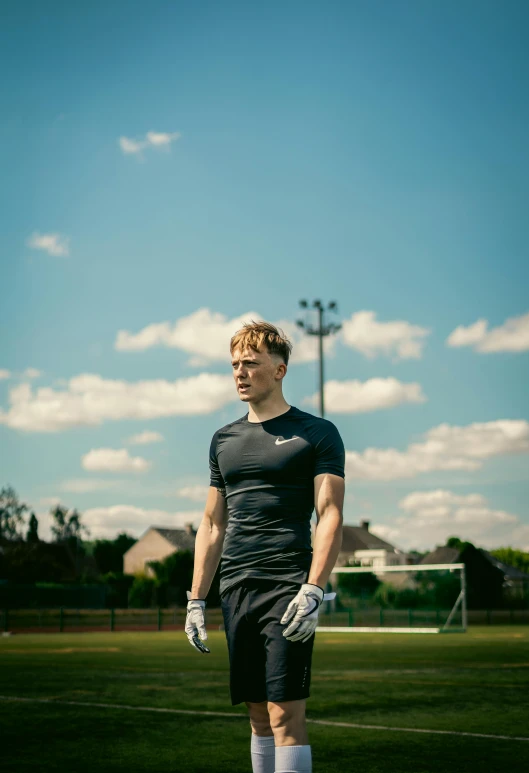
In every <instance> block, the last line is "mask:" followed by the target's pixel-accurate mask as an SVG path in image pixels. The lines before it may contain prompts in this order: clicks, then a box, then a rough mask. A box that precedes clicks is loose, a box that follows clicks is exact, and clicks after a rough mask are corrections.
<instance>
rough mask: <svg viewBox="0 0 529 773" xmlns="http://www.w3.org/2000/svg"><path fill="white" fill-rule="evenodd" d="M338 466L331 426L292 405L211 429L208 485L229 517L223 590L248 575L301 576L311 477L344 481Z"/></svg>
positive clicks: (341, 459) (339, 450)
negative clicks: (218, 495) (268, 415)
mask: <svg viewBox="0 0 529 773" xmlns="http://www.w3.org/2000/svg"><path fill="white" fill-rule="evenodd" d="M344 463H345V451H344V445H343V442H342V439H341V437H340V434H339V432H338V430H337V429H336V427H335V426H334V424H332V423H331V422H330V421H327V420H326V419H320V418H318V417H316V416H312V415H311V414H310V413H305V412H304V411H300V410H299V409H298V408H294V407H291V408H290V409H289V410H288V411H287V412H286V413H283V414H281V415H280V416H276V417H275V418H274V419H269V420H268V421H263V422H259V423H254V422H249V421H248V415H246V416H243V418H241V419H238V420H237V421H234V422H233V423H232V424H228V425H226V426H225V427H223V428H222V429H219V430H218V431H217V432H216V433H215V434H214V436H213V439H212V441H211V448H210V454H209V466H210V472H211V477H210V485H211V486H214V487H215V488H218V489H222V490H224V492H225V496H226V503H227V507H228V514H229V519H228V527H227V530H226V536H225V539H224V549H223V553H222V559H221V570H220V592H221V594H222V593H224V592H225V591H227V590H228V589H229V588H231V587H233V586H234V585H237V584H238V583H239V582H241V581H242V580H244V579H246V578H248V577H252V578H263V579H275V580H281V581H287V582H290V581H292V582H296V583H297V582H299V583H302V582H305V581H306V578H307V574H308V571H309V569H310V564H311V560H312V546H311V538H310V518H311V515H312V511H313V510H314V477H315V476H316V475H319V474H321V473H332V474H333V475H339V476H340V477H342V478H343V477H344Z"/></svg>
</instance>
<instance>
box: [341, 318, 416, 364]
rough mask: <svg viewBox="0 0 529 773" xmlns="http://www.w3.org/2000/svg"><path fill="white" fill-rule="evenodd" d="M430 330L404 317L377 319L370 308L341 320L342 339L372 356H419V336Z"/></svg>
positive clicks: (359, 350) (402, 357) (408, 357)
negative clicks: (386, 320) (412, 323)
mask: <svg viewBox="0 0 529 773" xmlns="http://www.w3.org/2000/svg"><path fill="white" fill-rule="evenodd" d="M429 334H430V330H429V329H428V328H425V327H419V326H418V325H411V324H410V323H409V322H406V321H404V320H393V321H392V322H378V321H377V320H376V313H375V312H374V311H357V312H356V313H355V314H353V315H352V317H351V319H348V320H344V322H343V323H342V334H341V335H342V340H343V342H344V343H345V344H346V345H347V346H350V347H351V348H352V349H356V351H358V352H361V354H364V355H365V356H366V357H369V358H370V359H373V358H375V357H377V356H379V355H384V356H386V357H392V358H393V359H394V360H410V359H420V357H421V356H422V351H423V348H424V345H425V341H424V340H423V339H425V338H426V336H428V335H429Z"/></svg>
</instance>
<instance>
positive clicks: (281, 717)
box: [268, 700, 305, 731]
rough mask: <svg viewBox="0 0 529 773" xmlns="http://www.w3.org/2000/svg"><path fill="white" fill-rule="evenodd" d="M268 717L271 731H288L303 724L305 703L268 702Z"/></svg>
mask: <svg viewBox="0 0 529 773" xmlns="http://www.w3.org/2000/svg"><path fill="white" fill-rule="evenodd" d="M268 715H269V717H270V725H271V727H272V730H274V731H275V730H278V731H281V730H286V731H288V730H290V729H291V728H293V727H296V728H297V727H299V726H300V725H304V724H305V701H304V700H298V701H284V702H283V703H274V702H272V701H269V702H268Z"/></svg>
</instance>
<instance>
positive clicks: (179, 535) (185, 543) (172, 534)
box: [151, 524, 196, 551]
mask: <svg viewBox="0 0 529 773" xmlns="http://www.w3.org/2000/svg"><path fill="white" fill-rule="evenodd" d="M151 528H152V530H153V531H157V532H158V534H159V535H160V536H161V537H163V538H164V539H166V540H167V542H170V543H171V545H174V547H175V548H178V549H179V550H191V551H193V550H194V549H195V536H196V531H195V530H194V529H193V527H192V526H191V524H186V528H185V529H165V528H163V527H161V526H152V527H151Z"/></svg>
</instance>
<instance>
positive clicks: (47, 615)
mask: <svg viewBox="0 0 529 773" xmlns="http://www.w3.org/2000/svg"><path fill="white" fill-rule="evenodd" d="M352 614H353V615H354V617H353V619H351V615H352ZM447 614H448V612H447V610H442V609H434V610H417V609H398V610H395V609H392V610H388V609H379V608H374V609H362V610H355V611H354V613H353V612H352V610H348V611H346V612H329V613H326V614H322V615H321V617H324V618H325V620H324V625H325V626H336V627H339V626H346V625H348V626H352V625H355V626H364V625H365V626H376V625H386V626H388V625H392V626H396V627H403V628H404V627H415V626H416V627H421V626H424V625H425V624H433V623H435V622H436V621H437V620H443V619H446V615H447ZM185 616H186V610H185V608H184V607H175V608H171V609H161V608H160V609H66V608H60V609H4V610H1V612H0V630H1V631H2V632H4V633H58V632H70V633H75V632H89V631H177V630H183V628H184V624H185ZM222 624H223V620H222V612H221V610H220V608H209V609H206V625H207V626H209V627H210V628H212V629H217V630H218V629H221V628H222ZM468 624H469V625H529V609H511V610H508V609H507V610H506V609H485V610H475V609H474V610H469V611H468Z"/></svg>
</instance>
